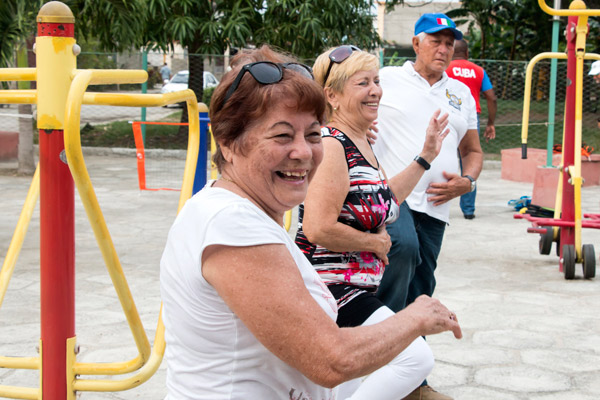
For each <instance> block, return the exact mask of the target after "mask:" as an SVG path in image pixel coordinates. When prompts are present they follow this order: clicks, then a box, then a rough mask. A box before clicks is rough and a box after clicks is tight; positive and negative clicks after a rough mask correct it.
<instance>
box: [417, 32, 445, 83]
mask: <svg viewBox="0 0 600 400" xmlns="http://www.w3.org/2000/svg"><path fill="white" fill-rule="evenodd" d="M413 49H414V50H415V53H416V54H417V59H416V61H415V70H416V71H419V73H421V74H422V75H423V74H425V75H428V76H438V79H439V78H441V77H442V74H443V73H444V71H445V70H446V68H448V66H449V65H450V62H451V61H452V56H453V54H454V34H453V33H452V31H450V30H449V29H444V30H442V31H439V32H436V33H431V34H426V35H425V37H424V38H423V40H419V39H418V38H417V37H416V36H415V37H414V38H413Z"/></svg>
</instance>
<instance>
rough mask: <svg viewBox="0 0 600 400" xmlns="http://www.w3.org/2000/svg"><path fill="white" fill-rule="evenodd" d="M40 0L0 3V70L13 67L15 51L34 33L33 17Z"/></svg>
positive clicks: (10, 0)
mask: <svg viewBox="0 0 600 400" xmlns="http://www.w3.org/2000/svg"><path fill="white" fill-rule="evenodd" d="M41 5H42V0H30V1H23V0H2V1H0V38H2V39H0V68H2V67H7V66H9V65H13V64H14V62H15V50H16V49H17V47H19V46H22V45H24V44H25V41H26V40H27V39H28V38H29V37H30V36H32V35H33V34H34V33H35V26H36V25H35V16H36V15H37V12H38V11H39V9H40V7H41Z"/></svg>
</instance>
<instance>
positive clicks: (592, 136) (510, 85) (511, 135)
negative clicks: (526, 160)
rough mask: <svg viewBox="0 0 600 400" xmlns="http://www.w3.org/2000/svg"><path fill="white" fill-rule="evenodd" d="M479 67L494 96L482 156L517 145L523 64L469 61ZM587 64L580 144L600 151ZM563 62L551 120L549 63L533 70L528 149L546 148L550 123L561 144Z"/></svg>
mask: <svg viewBox="0 0 600 400" xmlns="http://www.w3.org/2000/svg"><path fill="white" fill-rule="evenodd" d="M405 60H406V59H405V58H403V59H398V58H389V59H385V60H384V65H401V64H403V63H404V61H405ZM472 61H473V62H475V63H476V64H478V65H480V66H482V67H483V68H484V69H485V70H486V72H487V74H488V75H489V77H490V80H491V81H492V84H493V86H494V91H495V93H496V95H497V97H498V111H497V114H496V121H495V126H496V139H495V140H492V141H489V142H487V143H486V142H485V140H482V143H481V146H482V148H483V151H484V153H486V154H499V153H500V151H501V150H502V149H507V148H515V147H520V146H521V129H522V118H523V98H524V94H525V72H526V69H527V64H528V63H527V62H525V61H512V62H510V61H499V60H472ZM590 65H591V62H587V61H586V62H585V66H584V83H583V110H582V117H583V121H582V122H583V124H582V125H583V132H582V136H583V142H584V143H586V144H587V145H589V146H592V147H594V148H595V149H596V151H600V128H599V126H598V120H599V118H600V110H599V102H600V96H599V95H600V85H599V84H597V83H595V82H594V80H593V79H592V77H591V76H588V75H587V72H588V71H589V68H590ZM566 74H567V63H566V61H564V60H559V61H557V80H556V97H555V108H554V109H555V113H554V115H555V119H554V121H551V118H549V115H548V113H549V105H550V103H549V99H550V61H549V60H548V61H540V62H538V63H537V65H536V66H535V68H534V69H533V74H532V85H531V98H530V102H531V103H530V113H529V132H528V140H527V142H528V146H529V147H530V148H541V149H546V148H547V141H548V131H549V128H550V123H551V122H553V123H554V133H553V139H554V140H553V144H554V143H561V141H562V132H563V117H564V107H565V91H566V81H567V79H566ZM480 117H481V123H482V126H484V125H485V123H486V122H487V104H486V101H485V99H484V98H483V96H482V99H481V116H480Z"/></svg>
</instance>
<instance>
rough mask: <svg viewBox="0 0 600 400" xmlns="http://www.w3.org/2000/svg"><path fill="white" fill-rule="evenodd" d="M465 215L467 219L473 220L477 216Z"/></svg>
mask: <svg viewBox="0 0 600 400" xmlns="http://www.w3.org/2000/svg"><path fill="white" fill-rule="evenodd" d="M464 215H465V219H473V218H475V214H464Z"/></svg>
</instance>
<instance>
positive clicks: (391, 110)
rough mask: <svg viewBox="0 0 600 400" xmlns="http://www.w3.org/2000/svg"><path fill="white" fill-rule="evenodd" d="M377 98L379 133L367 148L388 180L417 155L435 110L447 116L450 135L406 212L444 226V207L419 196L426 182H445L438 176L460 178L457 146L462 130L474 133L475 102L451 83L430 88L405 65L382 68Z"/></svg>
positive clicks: (460, 85)
mask: <svg viewBox="0 0 600 400" xmlns="http://www.w3.org/2000/svg"><path fill="white" fill-rule="evenodd" d="M379 77H380V79H381V87H382V89H383V96H382V98H381V101H380V103H379V118H378V121H379V124H378V128H379V133H378V135H377V141H376V143H375V145H374V146H373V149H374V151H375V155H376V156H377V158H378V159H379V162H380V163H381V165H382V166H383V168H384V169H385V172H386V174H387V176H388V177H392V176H394V175H396V174H397V173H399V172H402V171H403V170H404V169H405V168H406V167H407V166H408V165H409V164H410V163H411V162H412V161H413V160H414V158H415V156H417V155H418V154H419V153H420V152H421V150H422V149H423V144H424V143H425V132H426V129H427V126H428V125H429V120H430V119H431V116H432V115H433V113H434V112H435V111H436V110H438V109H441V110H442V114H443V113H445V112H447V113H448V114H449V115H450V123H449V124H448V127H449V128H450V133H449V134H448V136H447V137H446V138H445V139H444V143H443V144H442V149H441V151H440V154H439V155H438V156H437V158H436V159H435V160H434V161H433V162H432V163H431V169H430V170H429V171H426V172H425V174H424V175H423V177H422V178H421V180H420V181H419V183H418V184H417V186H416V187H415V188H414V189H413V191H412V193H411V194H410V195H409V196H408V197H407V198H406V202H407V203H408V206H409V207H410V208H411V209H412V210H415V211H420V212H423V213H426V214H427V215H429V216H431V217H434V218H437V219H439V220H441V221H444V222H448V221H449V214H450V205H449V203H445V204H442V205H440V206H434V205H433V203H432V202H429V201H427V198H428V197H429V195H427V193H425V191H426V190H427V188H428V187H429V184H430V183H432V182H445V181H446V179H445V178H444V176H443V175H442V172H443V171H446V172H448V173H460V170H459V164H458V153H457V151H458V150H457V149H458V145H459V143H460V141H461V140H462V139H463V137H464V136H465V134H466V132H467V130H470V129H475V130H476V129H477V111H476V106H475V100H474V99H473V96H472V95H471V92H470V90H469V88H468V87H467V86H466V85H465V84H463V83H462V82H459V81H457V80H456V79H452V78H448V75H446V73H445V72H444V74H443V77H442V79H440V80H439V81H438V82H436V83H435V84H434V85H433V86H430V85H429V82H427V81H426V80H425V78H423V77H422V76H421V75H419V73H418V72H416V71H415V69H414V67H413V63H412V62H411V61H407V62H406V63H405V64H404V65H403V66H402V67H385V68H382V69H381V70H380V71H379Z"/></svg>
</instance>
